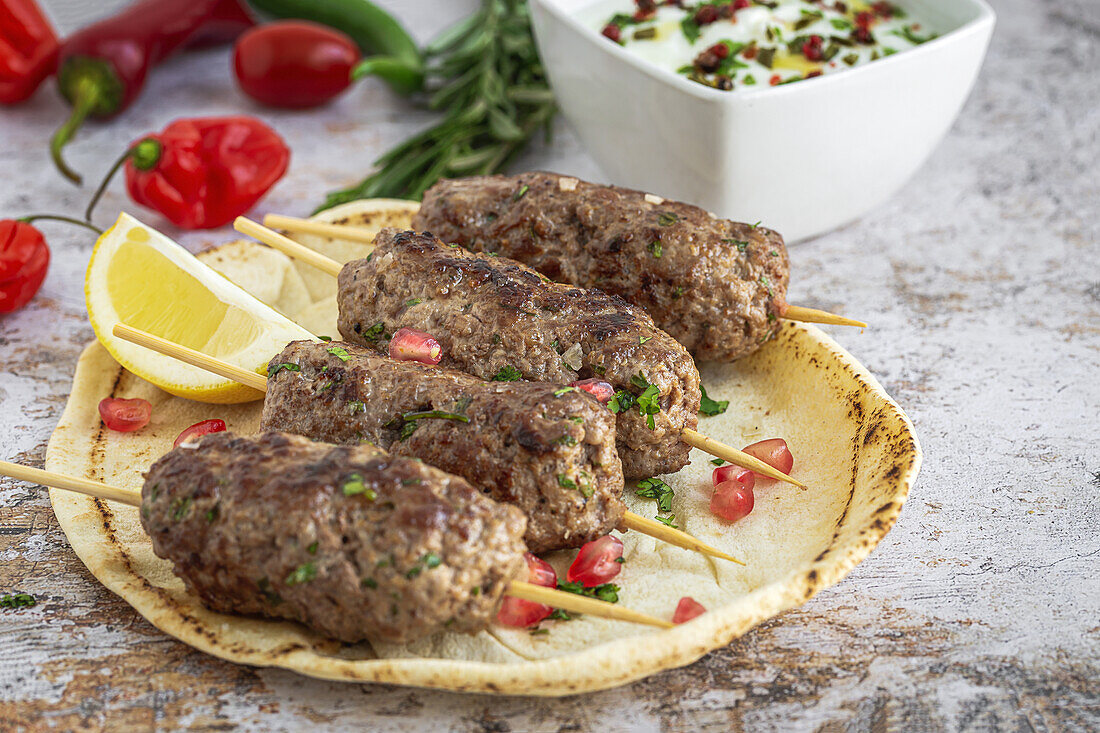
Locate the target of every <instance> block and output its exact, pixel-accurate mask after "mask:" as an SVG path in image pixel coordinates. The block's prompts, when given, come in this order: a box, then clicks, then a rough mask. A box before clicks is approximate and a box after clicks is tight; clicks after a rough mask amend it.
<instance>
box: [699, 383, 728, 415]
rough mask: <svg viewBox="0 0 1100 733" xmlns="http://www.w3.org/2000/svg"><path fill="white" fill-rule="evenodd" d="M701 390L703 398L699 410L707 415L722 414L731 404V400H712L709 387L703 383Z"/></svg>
mask: <svg viewBox="0 0 1100 733" xmlns="http://www.w3.org/2000/svg"><path fill="white" fill-rule="evenodd" d="M699 391H700V392H701V393H702V398H701V399H700V400H699V412H701V413H702V414H704V415H706V416H707V417H714V416H715V415H721V414H722V413H723V412H725V411H726V408H727V407H729V406H730V401H729V400H712V399H711V398H710V397H708V396H707V388H706V387H704V386H703V385H701V384H700V385H699Z"/></svg>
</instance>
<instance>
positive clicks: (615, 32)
mask: <svg viewBox="0 0 1100 733" xmlns="http://www.w3.org/2000/svg"><path fill="white" fill-rule="evenodd" d="M600 33H602V34H603V35H604V37H605V38H610V39H611V40H612V41H614V42H615V43H618V42H619V39H620V38H622V37H623V30H622V28H620V27H619V26H617V25H615V24H614V23H608V24H607V25H605V26H604V27H603V30H602V31H600Z"/></svg>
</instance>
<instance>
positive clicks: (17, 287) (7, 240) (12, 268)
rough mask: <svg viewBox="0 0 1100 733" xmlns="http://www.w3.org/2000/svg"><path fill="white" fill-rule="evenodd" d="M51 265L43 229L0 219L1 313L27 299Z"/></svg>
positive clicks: (39, 284) (21, 304)
mask: <svg viewBox="0 0 1100 733" xmlns="http://www.w3.org/2000/svg"><path fill="white" fill-rule="evenodd" d="M49 266H50V248H49V247H48V246H46V238H45V237H44V236H42V232H40V231H38V229H36V228H35V227H33V226H31V225H30V224H28V223H26V222H24V221H15V220H14V219H4V220H0V313H11V312H12V311H15V310H19V309H20V308H22V307H23V306H25V305H26V304H27V303H29V302H30V300H31V298H33V297H34V294H35V293H37V292H38V289H39V288H40V287H42V281H43V280H45V279H46V270H47V269H49Z"/></svg>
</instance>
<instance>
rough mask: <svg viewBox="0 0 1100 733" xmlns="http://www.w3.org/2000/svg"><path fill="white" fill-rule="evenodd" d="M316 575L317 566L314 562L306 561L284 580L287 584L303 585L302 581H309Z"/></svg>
mask: <svg viewBox="0 0 1100 733" xmlns="http://www.w3.org/2000/svg"><path fill="white" fill-rule="evenodd" d="M316 577H317V566H316V565H314V564H313V563H312V562H305V563H302V564H301V565H299V566H298V567H296V568H294V570H292V571H291V572H290V574H289V575H287V576H286V580H284V581H283V582H284V583H285V584H286V585H301V584H302V583H308V582H309V581H311V580H313V579H314V578H316Z"/></svg>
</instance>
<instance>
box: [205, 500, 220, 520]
mask: <svg viewBox="0 0 1100 733" xmlns="http://www.w3.org/2000/svg"><path fill="white" fill-rule="evenodd" d="M220 512H221V510H220V509H219V508H218V505H217V504H215V505H214V506H213V507H212V508H210V509H207V510H206V521H207V522H209V523H210V524H213V523H214V522H215V521H216V520H217V518H218V514H219V513H220Z"/></svg>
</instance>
